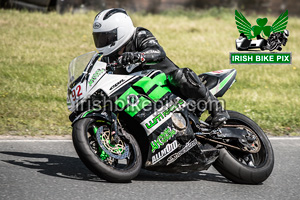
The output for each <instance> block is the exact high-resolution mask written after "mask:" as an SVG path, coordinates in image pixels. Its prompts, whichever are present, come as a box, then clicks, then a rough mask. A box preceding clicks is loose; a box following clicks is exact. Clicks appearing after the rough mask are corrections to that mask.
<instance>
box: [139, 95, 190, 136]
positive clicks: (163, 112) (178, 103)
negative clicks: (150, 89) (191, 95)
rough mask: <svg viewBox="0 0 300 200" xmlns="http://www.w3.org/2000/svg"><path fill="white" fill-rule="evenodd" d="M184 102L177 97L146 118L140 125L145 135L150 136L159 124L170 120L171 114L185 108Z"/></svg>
mask: <svg viewBox="0 0 300 200" xmlns="http://www.w3.org/2000/svg"><path fill="white" fill-rule="evenodd" d="M185 105H186V104H185V101H184V100H183V99H181V98H179V97H177V98H175V99H174V100H172V101H170V102H169V103H167V104H166V105H164V106H163V107H162V108H160V109H159V110H158V111H157V112H155V113H154V114H152V115H150V116H149V117H147V118H146V119H145V120H144V121H143V122H142V123H141V125H142V126H143V127H144V129H145V130H146V133H147V135H150V134H151V133H152V132H153V131H154V130H155V129H157V128H158V127H159V126H160V125H161V124H163V123H164V122H166V121H167V120H168V119H170V118H171V116H172V113H174V112H176V111H179V110H181V109H182V108H184V107H185Z"/></svg>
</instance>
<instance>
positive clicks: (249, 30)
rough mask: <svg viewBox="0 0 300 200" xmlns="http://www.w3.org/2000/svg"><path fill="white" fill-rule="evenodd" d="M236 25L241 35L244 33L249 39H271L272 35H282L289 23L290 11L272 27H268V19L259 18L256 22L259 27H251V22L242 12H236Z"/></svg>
mask: <svg viewBox="0 0 300 200" xmlns="http://www.w3.org/2000/svg"><path fill="white" fill-rule="evenodd" d="M235 23H236V25H237V28H238V30H239V32H240V33H244V34H245V35H246V36H247V38H248V39H252V38H255V37H257V36H258V35H260V36H262V37H265V36H266V37H269V36H270V35H271V33H277V32H280V33H282V32H283V31H284V30H285V29H286V27H287V23H288V11H285V12H284V13H282V14H281V15H280V16H279V17H278V18H277V19H276V21H275V22H274V23H273V24H272V26H266V24H267V23H268V19H267V18H258V19H257V20H256V23H257V25H254V26H251V24H250V22H249V21H248V20H247V19H246V18H245V17H244V15H243V14H242V13H241V12H238V11H237V10H235Z"/></svg>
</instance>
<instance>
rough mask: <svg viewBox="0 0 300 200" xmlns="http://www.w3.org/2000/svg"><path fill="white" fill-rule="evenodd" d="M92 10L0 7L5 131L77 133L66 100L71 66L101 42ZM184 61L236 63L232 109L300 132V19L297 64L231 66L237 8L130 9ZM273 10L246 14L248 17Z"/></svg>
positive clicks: (272, 127)
mask: <svg viewBox="0 0 300 200" xmlns="http://www.w3.org/2000/svg"><path fill="white" fill-rule="evenodd" d="M95 15H96V12H90V13H87V14H75V15H72V14H66V15H58V14H56V13H48V14H42V13H29V12H25V11H21V12H20V11H14V10H0V55H1V56H0V72H1V73H0V119H1V120H0V134H10V135H49V134H51V135H65V134H70V133H71V128H70V122H69V120H68V115H69V111H68V110H67V106H66V84H67V73H68V71H67V69H68V64H69V62H70V61H71V60H72V59H73V58H74V57H76V56H78V55H81V54H84V53H86V52H89V51H92V50H94V49H95V47H94V44H93V40H92V35H91V32H92V22H93V19H94V16H95ZM131 17H132V19H133V21H134V24H135V25H136V26H143V27H146V28H148V29H149V30H151V31H152V32H153V34H154V35H155V36H156V37H157V39H158V40H159V42H160V44H161V45H162V46H163V47H164V49H165V51H166V52H167V55H168V57H169V58H171V60H173V61H174V62H175V63H176V64H177V65H178V66H180V67H190V68H192V69H194V70H195V71H196V72H197V73H202V72H206V71H213V70H218V69H228V68H236V69H237V71H238V74H237V83H235V84H234V85H233V87H232V89H230V90H229V91H228V92H227V93H226V94H225V95H224V97H223V98H224V99H225V100H226V103H227V109H231V110H236V111H239V112H242V113H244V114H246V115H248V116H249V117H251V118H252V119H254V120H255V121H256V122H257V123H258V124H259V125H260V126H261V127H262V128H263V129H264V130H265V131H266V132H268V133H271V134H273V135H300V131H299V130H300V117H299V114H300V98H299V97H300V79H299V78H300V65H299V64H300V57H299V51H300V46H299V41H298V38H300V19H299V18H293V17H290V18H289V23H288V29H289V30H290V38H289V41H288V43H287V46H286V47H284V51H285V52H292V55H293V64H292V65H230V64H229V59H228V58H229V52H233V51H236V50H235V39H236V38H237V37H238V35H239V33H238V31H237V28H236V26H235V21H234V11H233V10H224V9H221V10H218V9H211V10H208V11H191V12H186V11H181V10H180V11H169V12H165V13H163V14H159V15H152V14H142V13H131ZM257 17H268V19H269V22H268V24H269V25H270V24H272V22H274V21H275V19H276V17H278V16H275V17H274V16H261V15H260V16H247V19H248V20H249V21H250V23H253V24H254V23H255V20H256V18H257Z"/></svg>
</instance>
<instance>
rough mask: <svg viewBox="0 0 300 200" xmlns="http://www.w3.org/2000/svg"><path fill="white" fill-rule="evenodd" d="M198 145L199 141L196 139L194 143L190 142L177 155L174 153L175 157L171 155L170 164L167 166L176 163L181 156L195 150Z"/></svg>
mask: <svg viewBox="0 0 300 200" xmlns="http://www.w3.org/2000/svg"><path fill="white" fill-rule="evenodd" d="M196 145H197V139H196V138H195V139H194V140H193V141H188V142H187V143H186V144H185V146H184V147H183V148H182V149H181V150H180V151H178V152H177V153H174V154H173V155H171V156H170V157H169V158H168V160H167V161H168V163H167V165H169V164H171V163H173V162H175V161H176V160H177V159H178V158H179V157H180V156H182V155H183V154H185V153H186V152H188V151H189V150H191V148H193V147H194V146H196Z"/></svg>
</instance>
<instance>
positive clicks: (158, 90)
mask: <svg viewBox="0 0 300 200" xmlns="http://www.w3.org/2000/svg"><path fill="white" fill-rule="evenodd" d="M166 84H167V79H166V75H165V74H163V73H162V74H159V75H157V76H156V77H155V78H153V79H151V78H150V77H143V78H141V79H140V80H139V81H137V82H136V83H134V84H133V86H134V87H139V88H141V89H143V91H144V92H145V93H148V92H149V91H150V90H152V91H151V92H150V93H149V94H148V97H149V98H150V99H152V100H153V101H155V102H157V101H158V100H159V99H161V98H162V97H163V96H164V95H165V94H166V93H168V92H170V89H169V88H168V87H167V86H165V85H166ZM155 86H156V87H155ZM161 86H165V87H161ZM153 88H155V89H153ZM129 95H135V96H138V95H139V93H138V92H137V91H136V90H134V89H133V88H132V87H130V88H129V89H127V90H126V91H125V92H124V93H123V94H122V95H121V96H120V97H119V98H118V99H117V101H116V102H115V104H117V105H118V106H119V108H121V109H123V108H125V107H126V109H125V112H126V113H127V114H129V115H130V116H131V117H133V116H135V115H136V114H137V113H138V112H140V111H141V110H142V109H143V108H144V107H146V106H147V105H148V104H150V103H151V101H150V100H149V99H147V98H145V97H143V96H141V97H139V99H138V102H137V103H136V104H132V103H131V102H130V99H129V100H128V96H129ZM129 103H130V105H129V106H128V104H129Z"/></svg>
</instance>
